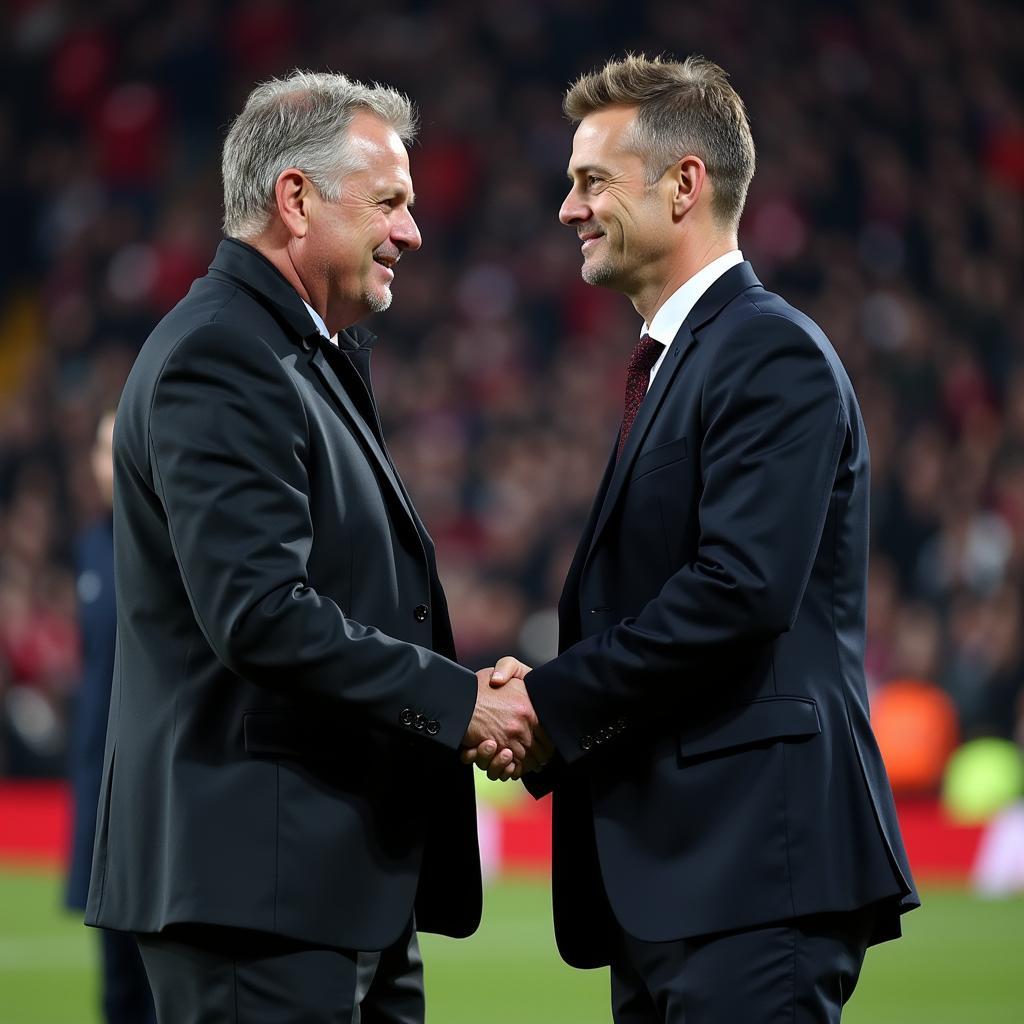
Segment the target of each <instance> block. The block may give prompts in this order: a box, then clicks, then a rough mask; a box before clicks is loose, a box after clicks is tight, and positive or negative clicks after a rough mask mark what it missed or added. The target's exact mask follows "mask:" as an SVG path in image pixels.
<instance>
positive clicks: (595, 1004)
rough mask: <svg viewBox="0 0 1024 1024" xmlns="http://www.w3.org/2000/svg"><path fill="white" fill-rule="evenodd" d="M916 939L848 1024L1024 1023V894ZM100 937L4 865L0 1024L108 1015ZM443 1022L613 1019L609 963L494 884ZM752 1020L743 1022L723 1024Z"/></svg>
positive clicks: (879, 954)
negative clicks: (565, 958) (102, 994)
mask: <svg viewBox="0 0 1024 1024" xmlns="http://www.w3.org/2000/svg"><path fill="white" fill-rule="evenodd" d="M924 896H925V906H924V907H923V908H922V909H921V910H918V911H916V912H915V913H913V914H911V915H910V916H909V917H907V918H904V926H905V927H904V939H903V940H902V941H901V942H895V943H888V944H886V945H883V946H878V947H876V948H874V949H872V950H870V951H869V952H868V958H867V962H866V964H865V966H864V972H863V974H862V975H861V983H860V986H859V987H858V989H857V991H856V993H855V994H854V997H853V1000H852V1002H851V1003H850V1005H849V1007H848V1009H847V1012H846V1014H845V1015H844V1021H846V1022H848V1024H926V1022H927V1024H947V1022H948V1024H954V1022H955V1024H963V1022H964V1021H968V1022H971V1024H1011V1022H1012V1024H1019V1022H1020V1021H1022V1020H1024V970H1022V964H1024V960H1022V954H1024V900H1020V899H1016V900H1006V901H990V902H988V901H980V900H977V899H975V898H973V897H971V896H970V895H968V894H967V893H965V892H963V891H962V890H959V889H952V888H931V889H927V890H926V891H925V894H924ZM93 940H94V936H93V935H92V934H91V932H90V931H89V930H88V929H86V928H84V927H82V926H81V925H80V924H79V923H78V922H77V921H76V920H75V919H74V918H73V917H72V916H71V915H69V914H67V913H65V912H64V911H63V910H62V909H61V908H60V881H59V879H57V878H56V877H55V876H53V875H51V874H44V873H39V872H30V871H15V870H6V871H0V1024H98V1022H99V1016H98V1014H97V1012H96V1010H95V1005H96V999H97V991H96V981H95V977H94V970H95V943H94V941H93ZM423 954H424V960H425V962H426V970H427V1000H428V1013H427V1018H428V1020H429V1021H430V1024H481V1022H486V1024H518V1022H519V1021H523V1020H526V1021H531V1022H533V1024H607V1022H609V1021H610V1015H609V1013H608V998H607V996H608V975H607V972H606V971H574V970H572V969H571V968H569V967H566V966H565V965H564V964H562V963H561V961H560V960H559V959H558V957H557V954H556V953H555V947H554V940H553V938H552V933H551V921H550V904H549V897H548V892H547V887H546V885H545V884H544V883H543V882H539V881H532V880H509V881H501V882H496V883H494V884H492V885H491V886H490V887H489V889H488V892H487V903H486V910H485V918H484V924H483V926H482V928H481V929H480V931H479V932H478V933H477V935H475V936H474V937H473V938H471V939H467V940H463V941H453V940H451V939H441V938H437V937H435V936H425V937H424V940H423ZM723 1024H741V1022H732V1021H728V1022H723Z"/></svg>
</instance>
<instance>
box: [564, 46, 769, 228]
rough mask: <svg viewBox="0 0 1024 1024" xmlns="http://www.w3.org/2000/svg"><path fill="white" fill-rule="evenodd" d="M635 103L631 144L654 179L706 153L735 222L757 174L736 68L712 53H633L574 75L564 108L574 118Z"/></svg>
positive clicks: (722, 206) (720, 209)
mask: <svg viewBox="0 0 1024 1024" xmlns="http://www.w3.org/2000/svg"><path fill="white" fill-rule="evenodd" d="M616 105H623V106H635V107H636V108H637V116H636V120H635V122H634V126H633V133H632V138H631V139H629V143H631V148H633V149H634V150H635V151H636V152H637V153H639V155H640V156H642V157H643V158H644V163H645V166H644V170H645V177H646V181H647V184H648V185H653V184H654V183H655V182H657V181H658V180H659V179H660V178H661V176H662V175H663V174H664V173H665V171H666V170H667V169H668V168H669V167H671V166H672V164H673V163H674V162H675V161H677V160H679V159H680V158H681V157H683V156H685V155H687V154H693V155H694V156H698V157H700V158H701V160H703V161H704V166H705V167H706V168H707V173H708V179H709V180H710V181H711V185H712V191H713V197H712V204H711V208H712V210H713V211H714V212H715V214H716V215H717V217H718V220H719V222H720V223H723V224H727V225H730V226H735V224H737V223H738V221H739V219H740V214H741V213H742V212H743V205H744V203H745V202H746V198H747V188H748V187H749V185H750V181H751V179H752V178H753V176H754V165H755V153H754V139H753V136H752V135H751V133H750V120H749V119H748V117H747V110H746V107H745V106H744V105H743V100H741V99H740V97H739V95H738V94H737V92H736V90H735V89H733V87H732V86H731V85H730V84H729V76H728V75H727V74H726V73H725V71H723V70H722V68H720V67H719V66H718V65H717V64H714V63H713V62H712V61H710V60H707V59H706V58H705V57H700V56H697V55H693V56H690V57H687V58H686V60H684V61H682V62H679V61H672V60H665V59H663V58H661V57H655V58H653V59H649V58H647V57H646V56H645V55H644V54H642V53H640V54H632V53H631V54H627V55H626V56H625V57H622V58H619V59H613V60H610V61H608V63H607V64H605V66H604V67H603V68H601V69H599V70H597V71H593V72H591V73H590V74H587V75H583V76H581V77H580V78H578V79H577V80H576V81H575V82H573V84H572V86H570V88H569V90H568V92H567V93H566V95H565V101H564V103H563V109H564V110H565V113H566V115H567V116H568V117H569V118H570V119H571V120H572V121H582V120H583V118H585V117H586V116H587V115H588V114H592V113H594V112H595V111H598V110H603V109H605V108H606V107H610V106H616Z"/></svg>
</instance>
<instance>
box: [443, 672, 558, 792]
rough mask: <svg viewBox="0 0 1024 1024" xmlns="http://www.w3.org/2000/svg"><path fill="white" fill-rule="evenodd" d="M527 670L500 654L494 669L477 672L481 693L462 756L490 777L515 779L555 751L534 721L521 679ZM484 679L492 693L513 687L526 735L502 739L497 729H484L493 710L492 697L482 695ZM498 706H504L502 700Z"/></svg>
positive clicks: (542, 764) (531, 708) (540, 766)
mask: <svg viewBox="0 0 1024 1024" xmlns="http://www.w3.org/2000/svg"><path fill="white" fill-rule="evenodd" d="M529 672H530V667H529V665H524V664H523V663H522V662H521V661H518V660H517V659H516V658H511V657H506V658H502V659H501V661H499V662H498V664H497V665H495V667H494V668H493V669H481V670H480V671H479V672H477V683H478V685H479V686H480V687H481V693H480V695H479V696H478V697H477V710H476V712H474V715H473V720H472V721H471V722H470V727H469V730H468V731H467V733H466V738H465V741H464V743H465V747H464V749H463V751H462V760H463V763H465V764H476V766H477V767H478V768H480V769H481V770H483V771H486V772H487V777H488V778H489V779H493V780H498V779H500V780H502V781H505V780H507V779H518V778H520V777H521V776H522V774H523V772H524V771H536V770H537V769H538V768H542V767H543V766H544V765H545V764H546V763H547V761H548V760H549V758H550V757H551V755H552V754H553V753H554V747H553V746H552V744H551V741H550V740H549V739H548V737H547V735H546V734H545V732H544V730H543V729H542V728H541V727H540V724H539V723H538V722H537V716H536V714H535V713H534V711H533V706H532V705H531V704H530V698H529V696H528V695H527V693H526V688H525V687H523V686H522V683H521V680H523V679H524V678H525V677H526V676H527V674H528V673H529ZM484 682H486V686H487V689H488V690H490V691H491V692H492V697H493V693H494V691H503V692H504V693H508V691H509V690H511V691H512V695H513V696H514V697H515V700H516V701H517V706H518V710H519V712H520V713H521V714H522V715H523V721H524V723H525V724H527V725H528V727H529V736H528V738H527V737H525V736H523V735H522V734H521V733H518V734H515V735H512V737H511V739H510V741H509V742H507V743H506V742H503V741H502V740H501V736H500V735H499V733H498V732H497V731H491V732H487V731H486V722H487V716H488V715H492V714H493V711H491V710H490V709H491V707H492V704H493V699H487V698H485V697H484V690H483V684H484ZM499 706H502V707H503V706H504V704H501V705H499ZM478 715H480V719H481V721H480V725H481V729H482V734H481V732H475V731H474V727H475V726H476V725H477V722H478ZM477 737H479V738H477Z"/></svg>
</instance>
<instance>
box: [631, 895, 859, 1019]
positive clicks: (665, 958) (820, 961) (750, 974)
mask: <svg viewBox="0 0 1024 1024" xmlns="http://www.w3.org/2000/svg"><path fill="white" fill-rule="evenodd" d="M874 923H875V911H874V909H873V908H867V909H865V910H857V911H852V912H850V913H842V914H815V915H812V916H809V917H801V918H795V919H794V920H792V921H785V922H782V923H780V924H777V925H772V926H771V927H764V928H752V929H749V930H745V931H737V932H728V933H725V934H721V935H713V936H705V937H701V938H697V939H681V940H679V941H677V942H642V941H640V940H639V939H634V938H632V937H631V936H628V935H626V934H625V933H620V943H619V949H618V951H617V954H616V957H615V959H614V960H613V961H612V965H611V978H612V1014H613V1017H614V1020H615V1024H740V1022H742V1024H783V1022H785V1024H836V1022H837V1021H838V1020H839V1018H840V1014H841V1013H842V1008H843V1004H844V1003H845V1002H846V1001H847V1000H848V999H849V998H850V995H851V993H852V992H853V989H854V987H855V986H856V984H857V978H858V977H859V975H860V969H861V965H862V964H863V962H864V952H865V950H866V949H867V946H868V940H869V938H870V936H871V933H872V931H873V928H874Z"/></svg>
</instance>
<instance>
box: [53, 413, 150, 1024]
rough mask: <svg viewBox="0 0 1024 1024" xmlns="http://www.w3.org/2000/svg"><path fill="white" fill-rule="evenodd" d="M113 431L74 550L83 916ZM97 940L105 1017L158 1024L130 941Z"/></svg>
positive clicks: (96, 753)
mask: <svg viewBox="0 0 1024 1024" xmlns="http://www.w3.org/2000/svg"><path fill="white" fill-rule="evenodd" d="M113 431H114V413H113V410H111V411H109V412H107V413H105V414H104V415H103V417H102V418H101V420H100V423H99V427H98V428H97V431H96V442H95V444H94V445H93V449H92V470H93V475H94V476H95V478H96V484H97V487H98V488H99V492H100V495H101V497H102V498H103V501H104V504H105V506H106V509H107V513H106V515H104V516H103V518H102V519H101V520H99V521H98V522H97V523H95V524H94V525H93V526H91V527H89V529H87V530H85V531H84V532H83V533H82V534H81V536H80V537H79V538H78V540H77V543H76V548H75V568H76V571H77V573H78V581H77V582H78V607H79V624H80V628H81V633H82V653H83V672H82V681H81V685H80V687H79V690H78V695H77V700H76V703H75V707H74V713H73V715H72V721H71V746H70V756H69V762H68V777H69V781H70V782H71V789H72V795H73V800H74V815H75V820H74V830H73V839H72V847H71V866H70V871H69V874H68V886H67V896H66V901H67V905H68V907H69V908H71V909H73V910H85V904H86V899H87V897H88V895H89V869H90V866H91V864H92V847H93V837H94V835H95V832H96V807H97V803H98V801H99V794H100V777H101V775H102V772H103V748H104V744H105V742H106V733H107V711H108V708H109V706H110V682H111V679H112V677H113V669H114V646H115V638H116V630H117V611H116V606H115V604H114V531H113V520H112V518H111V516H110V508H111V504H112V500H113V490H114V488H113V480H114V478H113V465H112V462H111V438H112V436H113ZM99 934H100V939H101V947H100V951H101V963H102V971H103V982H102V999H103V1012H104V1017H105V1019H106V1020H107V1021H108V1022H109V1024H150V1022H153V1024H155V1021H156V1014H155V1012H154V1009H153V997H152V995H151V993H150V989H149V981H148V980H147V978H146V971H145V968H144V967H143V965H142V957H141V956H140V955H139V949H138V945H137V944H136V942H135V939H134V938H133V937H132V936H131V935H126V934H125V933H123V932H112V931H101V932H100V933H99Z"/></svg>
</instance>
